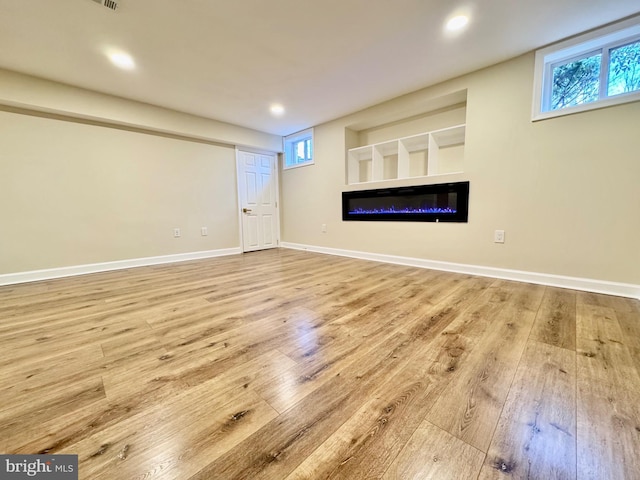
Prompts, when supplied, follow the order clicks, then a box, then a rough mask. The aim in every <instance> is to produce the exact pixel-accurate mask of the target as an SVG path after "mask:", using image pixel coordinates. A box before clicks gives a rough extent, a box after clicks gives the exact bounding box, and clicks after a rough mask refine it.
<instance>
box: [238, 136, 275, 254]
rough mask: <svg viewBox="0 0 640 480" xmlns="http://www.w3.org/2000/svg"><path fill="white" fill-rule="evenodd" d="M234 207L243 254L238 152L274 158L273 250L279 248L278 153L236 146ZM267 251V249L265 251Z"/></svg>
mask: <svg viewBox="0 0 640 480" xmlns="http://www.w3.org/2000/svg"><path fill="white" fill-rule="evenodd" d="M235 150H236V207H237V210H238V228H239V229H240V250H241V251H242V253H245V250H244V229H243V228H242V223H243V222H242V198H240V179H241V178H242V177H241V172H240V152H247V153H255V154H257V155H272V156H273V157H274V164H275V173H274V178H275V182H276V193H275V194H276V246H275V247H273V248H280V156H281V155H280V153H279V152H273V151H270V150H260V149H257V148H251V147H239V146H237V145H236V147H235ZM265 250H269V249H265Z"/></svg>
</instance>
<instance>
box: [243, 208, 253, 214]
mask: <svg viewBox="0 0 640 480" xmlns="http://www.w3.org/2000/svg"><path fill="white" fill-rule="evenodd" d="M249 212H251V209H250V208H243V209H242V213H249Z"/></svg>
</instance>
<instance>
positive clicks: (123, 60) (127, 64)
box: [107, 51, 136, 70]
mask: <svg viewBox="0 0 640 480" xmlns="http://www.w3.org/2000/svg"><path fill="white" fill-rule="evenodd" d="M107 55H108V57H109V60H111V63H113V64H114V65H115V66H116V67H118V68H122V69H123V70H133V69H134V68H135V66H136V62H134V61H133V58H132V57H131V55H129V54H128V53H124V52H116V51H112V52H109V53H107Z"/></svg>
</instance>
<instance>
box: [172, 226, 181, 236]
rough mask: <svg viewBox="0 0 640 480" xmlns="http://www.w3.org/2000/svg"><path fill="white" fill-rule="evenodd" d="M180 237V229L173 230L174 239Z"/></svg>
mask: <svg viewBox="0 0 640 480" xmlns="http://www.w3.org/2000/svg"><path fill="white" fill-rule="evenodd" d="M179 236H180V229H179V228H174V229H173V237H174V238H178V237H179Z"/></svg>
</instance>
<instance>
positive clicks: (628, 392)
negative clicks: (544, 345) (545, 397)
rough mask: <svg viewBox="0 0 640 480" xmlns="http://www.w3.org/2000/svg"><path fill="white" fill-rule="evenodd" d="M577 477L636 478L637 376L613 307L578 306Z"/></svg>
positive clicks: (639, 450) (639, 456) (639, 436)
mask: <svg viewBox="0 0 640 480" xmlns="http://www.w3.org/2000/svg"><path fill="white" fill-rule="evenodd" d="M577 328H578V336H577V341H578V344H577V347H578V352H577V353H578V355H577V379H578V398H577V419H578V436H577V455H578V479H579V480H583V479H593V480H595V479H602V478H625V479H626V478H638V477H639V475H638V472H640V376H638V372H637V370H636V369H635V366H634V364H633V361H632V359H631V356H630V353H629V350H628V349H627V347H626V346H625V345H624V343H623V342H624V336H623V333H622V330H621V329H620V326H619V324H618V321H617V319H616V315H615V310H614V309H612V308H610V307H602V306H597V305H594V304H593V303H586V304H579V305H578V316H577Z"/></svg>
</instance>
